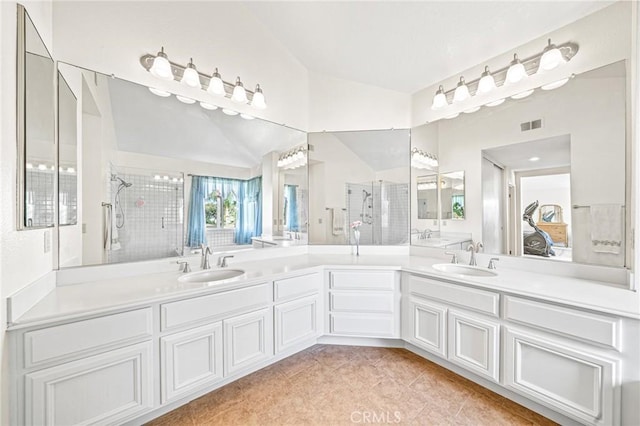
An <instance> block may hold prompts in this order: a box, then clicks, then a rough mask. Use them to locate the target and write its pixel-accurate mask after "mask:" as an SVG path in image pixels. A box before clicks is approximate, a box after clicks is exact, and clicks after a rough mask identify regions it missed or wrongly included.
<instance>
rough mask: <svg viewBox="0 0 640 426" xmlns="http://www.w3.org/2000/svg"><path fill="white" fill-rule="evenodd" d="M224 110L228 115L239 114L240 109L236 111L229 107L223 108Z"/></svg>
mask: <svg viewBox="0 0 640 426" xmlns="http://www.w3.org/2000/svg"><path fill="white" fill-rule="evenodd" d="M222 112H224V113H225V114H227V115H238V111H234V110H232V109H229V108H222Z"/></svg>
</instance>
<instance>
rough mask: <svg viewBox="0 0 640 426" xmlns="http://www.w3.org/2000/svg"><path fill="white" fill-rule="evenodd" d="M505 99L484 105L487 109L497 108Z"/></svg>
mask: <svg viewBox="0 0 640 426" xmlns="http://www.w3.org/2000/svg"><path fill="white" fill-rule="evenodd" d="M504 101H505V99H504V98H502V99H498V100H497V101H493V102H489V103H487V104H485V105H487V106H488V107H494V106H498V105H502V104H503V103H504Z"/></svg>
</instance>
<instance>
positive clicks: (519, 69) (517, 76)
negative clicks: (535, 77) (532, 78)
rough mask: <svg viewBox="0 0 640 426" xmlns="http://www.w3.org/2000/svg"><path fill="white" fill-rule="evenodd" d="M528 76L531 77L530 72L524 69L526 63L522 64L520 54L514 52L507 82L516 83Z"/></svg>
mask: <svg viewBox="0 0 640 426" xmlns="http://www.w3.org/2000/svg"><path fill="white" fill-rule="evenodd" d="M527 77H529V74H527V71H526V70H525V69H524V65H522V62H520V59H519V58H518V54H517V53H514V54H513V61H511V64H510V65H509V69H508V70H507V80H506V82H507V83H509V84H515V83H518V82H520V81H522V80H524V79H525V78H527Z"/></svg>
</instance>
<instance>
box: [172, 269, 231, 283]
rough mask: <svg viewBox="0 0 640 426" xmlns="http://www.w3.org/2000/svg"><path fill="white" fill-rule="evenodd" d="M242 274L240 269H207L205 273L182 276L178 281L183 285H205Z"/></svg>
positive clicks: (199, 272)
mask: <svg viewBox="0 0 640 426" xmlns="http://www.w3.org/2000/svg"><path fill="white" fill-rule="evenodd" d="M242 274H244V271H243V270H242V269H226V268H225V269H207V270H206V271H198V272H191V273H189V274H184V275H183V276H181V277H180V278H178V281H181V282H183V283H207V282H210V281H220V280H228V279H229V278H234V277H238V276H240V275H242Z"/></svg>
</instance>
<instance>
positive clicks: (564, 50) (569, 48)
mask: <svg viewBox="0 0 640 426" xmlns="http://www.w3.org/2000/svg"><path fill="white" fill-rule="evenodd" d="M557 47H558V49H559V50H560V53H561V54H562V56H563V57H564V59H565V60H566V61H567V62H568V61H569V60H571V58H573V57H574V56H575V55H576V53H578V44H577V43H573V42H571V41H569V42H566V43H563V44H560V45H558V46H557ZM543 54H544V52H540V53H536V54H535V55H533V56H529V57H528V58H526V59H520V62H521V63H522V65H524V69H525V71H526V72H527V74H528V75H533V74H535V73H536V72H537V71H538V68H539V66H540V58H542V55H543ZM152 61H153V57H152ZM509 66H510V64H507V66H505V67H503V68H500V69H499V70H497V71H492V72H491V75H492V76H493V79H494V80H495V83H496V86H502V85H503V84H504V82H505V80H506V77H507V70H508V69H509ZM480 78H481V77H478V78H476V79H475V80H472V81H469V82H466V85H467V87H468V89H469V92H470V93H471V96H475V95H476V93H477V92H478V83H479V82H480ZM455 91H456V87H454V88H452V89H449V90H447V91H446V92H444V93H445V96H446V97H447V100H448V102H449V103H452V102H453V95H454V92H455Z"/></svg>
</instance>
